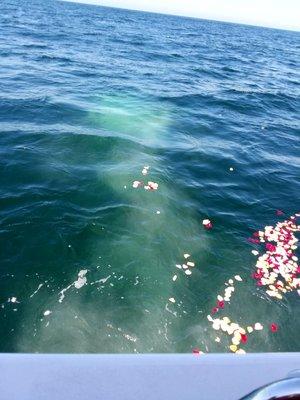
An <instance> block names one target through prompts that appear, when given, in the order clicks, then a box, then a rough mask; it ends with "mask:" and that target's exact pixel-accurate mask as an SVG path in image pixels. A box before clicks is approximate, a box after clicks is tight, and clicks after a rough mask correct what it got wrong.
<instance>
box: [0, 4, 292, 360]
mask: <svg viewBox="0 0 300 400" xmlns="http://www.w3.org/2000/svg"><path fill="white" fill-rule="evenodd" d="M299 38H300V36H299V33H296V32H289V31H280V30H272V29H265V28H257V27H251V26H242V25H235V24H226V23H219V22H213V21H204V20H197V19H192V18H182V17H175V16H165V15H159V14H149V13H142V12H134V11H126V10H118V9H111V8H103V7H96V6H88V5H82V4H74V3H66V2H58V1H54V0H44V1H41V0H40V1H38V0H26V1H25V0H4V1H1V4H0V167H1V168H0V191H1V196H0V351H1V352H72V353H74V352H99V353H134V352H135V353H148V352H163V353H164V352H174V353H190V352H191V351H192V349H193V348H195V347H198V348H200V349H201V350H203V351H204V352H227V351H228V343H227V342H226V341H221V342H220V343H216V342H215V336H216V335H215V332H214V331H213V330H212V329H211V325H210V324H209V322H208V321H207V318H206V316H207V314H209V313H210V310H211V308H212V307H213V306H214V305H215V300H216V297H217V295H218V294H219V293H220V292H222V290H223V288H224V282H225V281H226V280H228V279H229V278H230V277H232V276H234V275H236V274H239V275H241V276H242V277H243V284H242V285H240V286H239V289H238V288H237V289H236V292H235V295H234V301H233V300H232V301H231V303H230V305H228V306H227V305H226V315H228V316H229V317H230V318H232V319H233V320H235V321H238V322H239V323H240V324H244V323H246V322H247V323H255V322H256V321H260V322H263V323H266V324H269V323H271V322H276V323H277V324H278V326H279V330H278V332H277V333H276V335H271V334H270V332H269V331H268V329H264V330H263V331H261V332H259V333H257V335H255V337H254V339H251V340H249V341H248V343H247V351H250V352H254V351H257V352H263V351H275V352H277V351H300V344H299V343H300V341H299V332H300V319H299V304H300V303H299V301H300V297H299V296H298V295H297V292H294V293H289V294H288V295H287V296H285V297H284V298H283V299H282V300H276V301H274V300H271V299H270V298H268V297H267V296H266V294H265V291H264V290H263V289H262V288H259V287H257V286H255V282H254V281H253V279H251V273H252V272H253V271H254V266H255V262H256V259H255V257H254V256H253V254H251V250H253V249H254V248H255V246H253V245H252V244H251V243H249V242H248V241H247V238H248V237H249V236H251V234H252V233H253V232H254V231H256V230H258V229H262V228H263V227H264V226H265V225H273V224H275V223H276V222H277V221H278V219H280V218H279V217H278V216H277V215H276V210H277V209H280V210H283V211H284V212H285V213H286V214H285V215H291V214H293V213H295V212H297V211H299V208H300V207H299V201H298V199H299V189H300V184H299V178H300V158H299V132H300V129H299V105H300V102H299V93H300V83H299V82H300V81H299V78H300V76H299V60H300V45H299ZM144 166H149V167H150V168H149V172H148V175H146V176H143V175H142V169H143V167H144ZM230 169H232V170H230ZM135 180H143V181H145V182H146V181H148V180H149V181H153V182H157V183H158V185H159V187H158V190H156V191H147V190H144V189H143V188H138V189H134V188H133V187H132V183H133V182H134V181H135ZM205 218H209V219H210V220H211V221H212V223H213V229H212V230H210V231H206V230H204V229H203V226H202V220H203V219H205ZM184 253H189V254H191V258H192V259H193V260H194V262H195V264H196V267H195V268H193V273H192V275H191V276H185V274H182V273H181V271H179V270H177V269H176V267H175V265H176V264H180V263H182V258H183V254H184ZM80 271H84V272H81V276H82V278H80V276H79V278H80V279H81V280H80V279H78V274H79V273H80ZM174 274H177V275H178V278H177V280H176V281H175V282H174V281H173V276H174ZM74 282H77V284H76V285H75V284H74ZM78 282H79V284H78ZM81 283H82V284H83V286H82V287H80V286H81ZM76 286H77V287H76ZM65 289H66V290H65ZM172 297H173V298H174V299H175V300H176V303H175V304H172V303H170V302H169V301H168V299H169V298H172ZM9 299H10V300H11V299H13V301H8V300H9ZM46 311H49V313H46V314H48V315H44V313H45V312H46Z"/></svg>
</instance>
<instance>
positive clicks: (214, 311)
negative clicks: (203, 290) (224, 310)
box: [211, 307, 219, 314]
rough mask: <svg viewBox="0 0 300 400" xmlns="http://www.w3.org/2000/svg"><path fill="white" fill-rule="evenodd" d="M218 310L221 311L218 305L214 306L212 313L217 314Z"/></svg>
mask: <svg viewBox="0 0 300 400" xmlns="http://www.w3.org/2000/svg"><path fill="white" fill-rule="evenodd" d="M218 311H219V309H218V307H214V308H213V309H212V310H211V313H212V314H216V313H217V312H218Z"/></svg>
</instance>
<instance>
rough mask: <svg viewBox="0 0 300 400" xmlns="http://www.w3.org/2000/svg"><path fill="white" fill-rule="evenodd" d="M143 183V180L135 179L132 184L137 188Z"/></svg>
mask: <svg viewBox="0 0 300 400" xmlns="http://www.w3.org/2000/svg"><path fill="white" fill-rule="evenodd" d="M142 184H143V182H140V181H134V182H133V184H132V187H133V188H134V189H137V188H138V187H140V186H141V185H142Z"/></svg>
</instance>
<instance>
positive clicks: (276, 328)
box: [270, 323, 278, 332]
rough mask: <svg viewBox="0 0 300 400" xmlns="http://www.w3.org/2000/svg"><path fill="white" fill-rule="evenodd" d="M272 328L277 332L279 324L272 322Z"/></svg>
mask: <svg viewBox="0 0 300 400" xmlns="http://www.w3.org/2000/svg"><path fill="white" fill-rule="evenodd" d="M270 330H271V331H272V332H277V331H278V325H277V324H275V323H273V324H271V325H270Z"/></svg>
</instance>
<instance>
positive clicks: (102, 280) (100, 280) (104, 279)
mask: <svg viewBox="0 0 300 400" xmlns="http://www.w3.org/2000/svg"><path fill="white" fill-rule="evenodd" d="M110 277H111V275H108V276H107V277H106V278H101V279H98V280H97V281H95V282H91V283H90V284H91V285H95V283H105V282H107V281H108V279H109V278H110Z"/></svg>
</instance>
